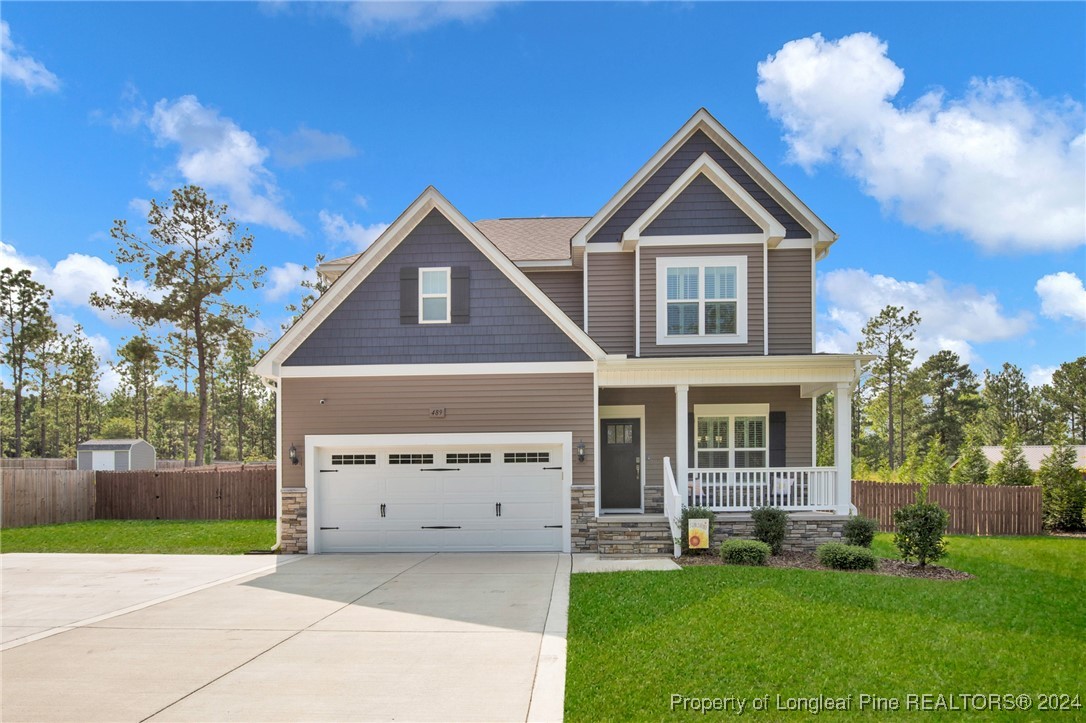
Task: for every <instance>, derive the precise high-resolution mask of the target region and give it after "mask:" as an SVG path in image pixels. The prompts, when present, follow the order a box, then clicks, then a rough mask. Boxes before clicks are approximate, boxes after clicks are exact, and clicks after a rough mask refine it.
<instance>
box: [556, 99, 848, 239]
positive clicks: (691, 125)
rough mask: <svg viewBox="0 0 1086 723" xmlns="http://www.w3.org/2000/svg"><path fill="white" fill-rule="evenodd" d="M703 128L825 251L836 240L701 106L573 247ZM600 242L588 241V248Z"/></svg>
mask: <svg viewBox="0 0 1086 723" xmlns="http://www.w3.org/2000/svg"><path fill="white" fill-rule="evenodd" d="M699 130H700V131H703V132H704V133H705V134H706V135H708V136H709V137H710V138H711V139H712V140H713V141H715V142H716V143H717V145H719V146H720V147H721V149H723V150H724V151H725V152H726V153H727V154H728V155H729V156H730V157H731V158H732V159H733V160H734V161H735V162H736V163H737V164H738V165H739V166H740V167H741V168H742V169H743V170H744V171H745V172H747V173H748V174H749V175H750V177H751V178H752V179H754V181H755V183H757V184H758V185H759V186H761V187H762V188H763V189H765V190H766V192H767V193H769V195H770V196H772V197H773V198H774V200H776V201H777V202H778V203H780V204H781V206H782V207H783V208H784V210H785V211H787V212H789V215H791V216H792V217H793V218H795V219H796V220H797V221H799V222H800V224H801V225H803V226H804V228H806V229H807V230H808V231H810V232H811V235H812V237H813V238H814V240H815V244H816V245H817V246H818V247H820V248H821V249H823V250H825V249H826V248H828V247H829V246H830V244H832V243H833V242H834V241H836V240H837V234H835V233H834V232H833V231H832V230H831V229H830V228H829V226H827V225H826V224H825V223H824V222H823V221H822V219H820V218H818V216H816V215H815V214H814V212H812V211H811V209H810V208H808V207H807V205H806V204H804V203H803V202H802V201H801V200H800V199H799V198H798V197H797V196H796V195H795V194H794V193H792V191H791V190H790V189H789V188H788V187H787V186H785V185H784V184H783V183H781V181H780V179H779V178H777V177H776V176H775V175H773V173H771V172H770V170H769V169H768V168H766V166H765V164H763V163H762V162H761V161H759V160H758V159H757V158H756V157H755V156H754V154H753V153H751V152H750V151H749V150H748V149H747V148H746V147H745V146H744V145H743V144H742V143H740V142H739V140H738V139H736V137H735V136H733V135H732V134H731V133H730V132H729V131H728V129H727V128H725V127H724V126H723V125H721V123H720V121H718V120H717V119H716V118H714V117H713V116H712V114H710V113H709V111H707V110H705V109H704V108H701V109H699V110H698V112H696V113H695V114H694V115H693V116H691V118H690V120H688V121H687V122H686V123H684V124H683V126H682V128H680V129H679V130H678V131H677V132H676V133H675V134H674V135H673V136H672V137H671V138H670V139H668V141H667V142H666V143H665V144H664V145H663V146H662V147H661V148H660V150H658V151H656V153H655V154H653V156H652V158H650V159H649V160H648V161H647V162H646V163H645V164H644V165H643V166H641V168H640V169H639V170H638V171H637V173H636V174H634V176H633V177H632V178H630V180H628V181H627V182H626V183H625V184H624V185H623V186H622V188H621V189H619V191H618V192H617V193H616V194H615V195H614V196H612V197H611V199H610V200H609V201H608V202H607V203H606V204H605V205H604V206H603V208H601V209H600V210H599V211H597V212H596V214H595V215H594V216H592V218H590V219H589V220H588V222H587V223H585V225H584V226H582V227H581V229H580V230H579V231H578V232H577V233H576V234H574V236H573V239H572V241H571V243H572V245H573V246H585V244H586V242H587V241H588V239H589V238H590V237H591V236H592V235H593V234H594V233H595V232H596V231H598V230H599V229H600V227H601V226H603V225H604V224H605V223H606V222H607V221H608V220H609V219H610V218H611V216H612V215H613V214H614V213H615V211H617V210H618V209H619V208H621V207H622V205H623V204H624V203H625V202H626V201H627V200H629V198H630V196H632V195H633V194H634V193H635V192H636V191H637V190H638V189H639V188H641V186H642V185H643V184H644V183H645V181H647V180H648V179H649V178H651V177H652V175H653V174H654V173H656V171H658V170H659V169H660V167H661V166H663V165H664V163H666V162H667V160H668V159H669V158H671V156H672V155H673V154H674V152H675V151H676V150H677V149H678V148H679V147H680V146H681V145H682V144H683V143H685V142H686V141H687V140H688V139H689V138H690V137H691V136H692V135H694V134H695V133H696V132H697V131H699ZM595 245H597V244H588V246H589V247H591V246H595Z"/></svg>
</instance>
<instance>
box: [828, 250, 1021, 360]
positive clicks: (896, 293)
mask: <svg viewBox="0 0 1086 723" xmlns="http://www.w3.org/2000/svg"><path fill="white" fill-rule="evenodd" d="M818 290H819V295H820V297H819V298H821V299H822V300H823V302H825V303H827V304H828V312H827V313H826V314H824V315H821V316H820V317H819V319H818V340H817V347H818V351H820V352H853V351H855V350H856V342H858V341H859V340H860V338H861V337H862V335H863V334H862V332H863V327H864V324H866V323H867V320H868V319H870V318H871V317H872V316H875V315H877V314H878V313H879V312H880V311H881V310H882V309H883V308H884V307H886V306H890V305H893V306H901V307H903V308H904V310H905V313H908V312H909V311H911V310H914V309H915V310H916V311H917V312H919V314H920V319H921V321H920V326H919V327H918V328H917V332H916V339H915V340H914V341H915V346H916V348H917V350H918V353H917V359H916V361H917V363H920V362H922V361H923V360H924V359H926V358H927V357H929V356H931V355H932V354H934V353H935V352H937V351H939V350H940V349H948V350H950V351H954V352H956V353H957V354H958V355H959V356H960V357H961V358H962V360H963V361H965V362H968V363H972V362H975V361H977V360H978V358H977V355H976V352H975V350H974V349H973V345H974V344H977V343H985V342H990V341H1001V340H1006V339H1013V338H1016V337H1018V336H1021V335H1022V334H1025V333H1026V332H1027V331H1028V330H1029V328H1030V323H1031V321H1032V319H1031V317H1030V315H1029V314H1027V313H1019V314H1017V315H1014V316H1011V315H1010V314H1008V313H1007V312H1006V311H1005V310H1004V309H1003V307H1002V305H1001V304H1000V303H999V300H998V299H997V298H996V297H995V295H994V294H991V293H981V292H979V291H977V290H976V289H975V288H973V287H972V286H955V285H952V284H950V283H948V282H947V281H945V280H943V279H941V278H940V277H938V276H935V275H932V276H930V277H929V278H928V280H927V281H924V282H923V283H920V282H916V281H901V280H899V279H895V278H892V277H889V276H882V275H881V274H870V273H868V272H867V271H864V270H863V269H841V270H837V271H831V272H829V273H827V274H824V275H820V276H819V278H818Z"/></svg>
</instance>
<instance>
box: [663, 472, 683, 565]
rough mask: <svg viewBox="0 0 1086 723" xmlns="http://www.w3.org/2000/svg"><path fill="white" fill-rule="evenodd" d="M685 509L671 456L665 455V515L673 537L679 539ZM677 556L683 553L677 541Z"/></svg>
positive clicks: (675, 552) (675, 550)
mask: <svg viewBox="0 0 1086 723" xmlns="http://www.w3.org/2000/svg"><path fill="white" fill-rule="evenodd" d="M682 511H683V498H682V496H681V495H680V494H679V488H678V485H676V484H675V473H674V472H673V471H672V470H671V458H669V457H664V516H666V517H667V521H668V524H669V525H670V526H671V539H673V540H678V539H679V537H680V536H681V535H682V530H681V529H680V528H679V516H680V515H682ZM674 554H675V557H679V556H680V555H682V547H680V546H679V543H678V542H676V543H675V549H674Z"/></svg>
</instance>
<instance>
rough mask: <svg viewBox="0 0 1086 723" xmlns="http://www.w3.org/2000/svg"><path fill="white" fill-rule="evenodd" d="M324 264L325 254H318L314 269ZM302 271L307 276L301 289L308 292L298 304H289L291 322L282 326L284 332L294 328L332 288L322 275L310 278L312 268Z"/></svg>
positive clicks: (304, 268) (305, 267)
mask: <svg viewBox="0 0 1086 723" xmlns="http://www.w3.org/2000/svg"><path fill="white" fill-rule="evenodd" d="M322 263H324V254H317V260H316V261H315V262H314V263H313V268H316V267H318V266H320V265H321V264H322ZM302 271H304V272H306V274H307V276H306V277H305V278H303V279H302V281H301V284H300V285H301V287H302V288H303V289H305V290H306V293H305V294H304V295H303V296H302V299H301V301H300V302H299V303H297V304H287V311H288V312H289V313H290V321H287V322H284V323H283V324H282V328H283V331H287V330H288V329H290V327H292V326H294V324H295V322H297V321H298V319H301V318H302V314H304V313H305V312H307V311H309V308H310V307H311V306H313V304H314V303H315V302H316V301H317V299H319V298H320V296H321V294H323V293H324V292H325V291H327V290H328V287H329V286H331V284H330V283H328V281H327V280H326V279H325V278H324V277H323V276H321V275H319V274H314V275H313V276H309V275H308V272H309V271H310V268H309V267H308V266H303V267H302Z"/></svg>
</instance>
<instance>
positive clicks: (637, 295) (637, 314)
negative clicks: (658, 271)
mask: <svg viewBox="0 0 1086 723" xmlns="http://www.w3.org/2000/svg"><path fill="white" fill-rule="evenodd" d="M656 283H657V284H659V283H660V280H659V279H657V280H656ZM634 356H635V357H639V356H641V247H640V246H638V247H637V248H635V249H634Z"/></svg>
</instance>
